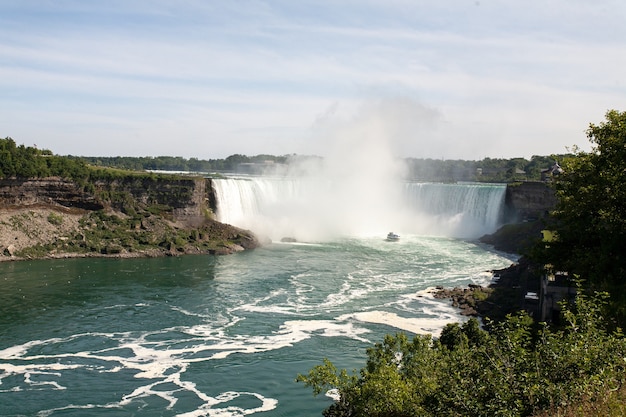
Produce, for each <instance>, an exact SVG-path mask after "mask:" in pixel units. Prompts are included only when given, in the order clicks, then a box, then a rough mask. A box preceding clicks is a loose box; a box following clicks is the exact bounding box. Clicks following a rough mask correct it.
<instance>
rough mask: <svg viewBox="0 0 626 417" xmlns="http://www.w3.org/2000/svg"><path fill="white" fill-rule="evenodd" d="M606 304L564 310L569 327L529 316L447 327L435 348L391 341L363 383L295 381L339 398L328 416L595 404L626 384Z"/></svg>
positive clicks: (326, 375)
mask: <svg viewBox="0 0 626 417" xmlns="http://www.w3.org/2000/svg"><path fill="white" fill-rule="evenodd" d="M605 301H606V294H596V295H594V296H591V297H590V296H587V295H584V294H583V293H582V291H581V293H580V295H578V297H577V298H576V302H575V305H573V306H568V305H563V310H564V317H565V319H566V320H565V321H566V325H565V326H564V327H563V328H561V329H551V328H549V327H547V326H545V325H541V326H535V324H534V323H533V321H532V319H531V318H530V317H529V316H527V315H525V314H522V313H520V314H518V315H511V316H508V317H507V319H506V320H505V321H503V322H500V323H497V324H492V326H491V331H490V332H487V331H485V330H482V329H480V327H479V325H478V322H477V321H476V320H470V321H468V322H466V323H464V324H462V325H459V324H450V325H448V326H446V328H445V329H444V330H443V332H442V333H441V336H440V338H439V340H434V341H433V340H431V339H430V337H429V336H420V335H417V336H415V337H414V338H413V339H412V340H409V339H408V337H407V336H406V335H405V334H402V333H399V334H396V335H395V336H390V335H388V336H386V337H385V340H384V341H383V343H379V344H376V345H375V346H374V347H373V348H371V349H368V351H367V355H368V360H367V365H366V366H365V368H363V369H361V370H360V372H359V373H358V376H357V375H351V376H349V375H348V374H347V372H346V371H345V370H341V371H337V370H336V369H335V367H334V366H333V364H332V363H331V362H330V361H329V360H325V361H324V364H323V365H320V366H318V367H315V368H313V369H312V370H311V371H310V372H309V374H308V375H299V376H298V378H297V380H298V381H300V382H304V383H305V385H306V386H310V387H312V388H313V392H314V393H315V394H319V393H321V392H323V391H324V390H326V389H329V388H338V390H339V392H340V401H339V402H337V403H335V404H334V405H332V406H331V407H329V409H327V410H326V411H325V412H324V415H326V416H331V415H332V416H477V417H478V416H530V415H533V414H534V413H535V412H537V411H539V410H544V409H551V408H554V407H555V406H562V405H567V404H573V403H575V402H576V401H579V400H581V399H590V398H591V399H593V398H599V397H601V396H603V395H604V394H606V393H608V392H610V391H611V390H614V389H616V388H617V387H619V386H620V384H622V383H623V382H624V378H625V376H626V370H625V365H626V363H625V361H624V358H625V357H626V342H625V340H624V338H623V337H622V334H621V333H620V332H619V331H618V332H609V331H607V330H606V322H605V320H604V319H603V317H602V314H601V311H602V306H603V304H604V303H605Z"/></svg>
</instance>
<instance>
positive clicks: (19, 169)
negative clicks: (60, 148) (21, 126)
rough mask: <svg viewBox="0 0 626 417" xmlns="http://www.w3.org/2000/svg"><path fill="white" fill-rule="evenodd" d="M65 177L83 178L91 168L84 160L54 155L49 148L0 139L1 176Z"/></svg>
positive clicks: (8, 138)
mask: <svg viewBox="0 0 626 417" xmlns="http://www.w3.org/2000/svg"><path fill="white" fill-rule="evenodd" d="M55 176H59V177H64V178H71V179H83V178H87V177H88V176H89V168H88V167H87V164H86V163H85V162H84V161H82V160H77V159H70V158H66V157H62V156H57V155H53V154H52V152H51V151H49V150H40V149H37V148H35V147H30V146H29V147H26V146H24V145H19V146H18V145H17V144H16V143H15V141H14V140H13V139H11V138H10V137H7V138H5V139H0V178H43V177H55Z"/></svg>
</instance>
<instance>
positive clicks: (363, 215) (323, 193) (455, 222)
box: [213, 177, 506, 241]
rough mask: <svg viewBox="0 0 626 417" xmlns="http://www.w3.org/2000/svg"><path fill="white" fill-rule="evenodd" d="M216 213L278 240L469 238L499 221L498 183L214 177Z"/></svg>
mask: <svg viewBox="0 0 626 417" xmlns="http://www.w3.org/2000/svg"><path fill="white" fill-rule="evenodd" d="M213 187H214V191H215V194H216V199H217V216H218V220H219V221H221V222H224V223H229V224H233V225H235V226H238V227H242V228H246V229H250V230H252V231H253V232H255V233H257V234H258V235H261V236H266V237H269V238H271V239H273V240H279V239H281V238H282V237H293V238H295V239H297V240H299V241H320V240H325V239H329V238H332V237H337V236H358V235H374V234H376V235H381V236H384V235H386V233H387V232H388V231H390V230H393V231H395V232H396V233H400V234H421V235H437V236H449V237H459V238H475V237H479V236H481V235H483V234H485V233H491V232H493V231H495V230H496V229H497V227H498V226H499V225H500V222H501V217H502V212H503V208H504V196H505V191H506V186H505V185H501V184H474V183H472V184H434V183H411V182H409V183H406V182H404V183H403V182H400V181H399V182H397V183H393V184H388V185H387V187H385V188H380V187H376V188H374V189H371V190H370V189H368V187H367V184H365V185H364V184H363V183H362V182H358V183H357V182H351V181H348V182H342V181H341V179H330V180H329V179H327V180H321V179H311V178H290V177H278V178H272V177H246V178H228V179H215V180H213Z"/></svg>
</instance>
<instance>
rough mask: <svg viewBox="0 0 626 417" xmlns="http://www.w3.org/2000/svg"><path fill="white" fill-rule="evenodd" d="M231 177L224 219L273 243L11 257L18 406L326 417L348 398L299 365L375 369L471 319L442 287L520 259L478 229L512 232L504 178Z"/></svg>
mask: <svg viewBox="0 0 626 417" xmlns="http://www.w3.org/2000/svg"><path fill="white" fill-rule="evenodd" d="M214 187H215V192H216V195H217V197H218V215H219V216H220V219H222V220H223V221H225V222H229V223H233V224H236V225H238V226H241V227H246V228H249V229H251V230H253V231H255V232H256V233H258V234H259V235H261V234H262V235H265V236H267V237H269V238H271V242H273V243H267V244H265V245H264V246H263V247H260V248H258V249H256V250H253V251H246V252H242V253H237V254H234V255H228V256H221V257H216V256H209V255H206V256H205V255H196V256H183V257H168V258H156V259H90V258H84V259H62V260H61V259H60V260H39V261H24V262H3V263H0V283H1V285H0V415H2V416H42V417H48V416H50V417H59V416H64V417H65V416H81V417H82V416H120V415H124V416H125V415H129V416H184V417H198V416H220V417H224V416H244V415H248V416H251V415H254V416H259V417H266V416H267V417H274V416H298V417H307V416H318V417H319V416H321V412H322V410H323V409H324V408H326V407H328V406H329V405H330V404H331V402H332V401H333V400H332V399H331V398H329V397H327V396H324V395H321V396H318V397H313V396H312V394H311V391H310V389H307V388H305V387H304V386H303V385H302V384H298V383H296V382H294V380H295V377H296V375H297V374H298V373H306V372H308V370H309V369H311V368H312V367H313V366H315V365H317V364H320V363H321V362H322V360H323V358H329V359H330V360H331V361H332V362H333V363H334V364H335V365H336V366H338V367H340V368H347V369H349V370H351V369H355V368H356V369H358V368H361V367H363V366H364V365H365V359H366V354H365V351H366V349H367V348H368V347H369V346H371V345H372V344H373V343H376V342H380V341H381V340H382V339H383V337H384V335H385V334H388V333H395V332H398V331H404V332H408V333H409V334H416V333H431V334H433V335H435V336H437V335H438V333H439V332H440V331H441V329H442V328H443V327H444V326H445V324H446V323H449V322H454V321H462V320H464V319H465V318H464V317H462V316H460V315H459V313H458V311H457V310H456V309H454V308H452V307H451V305H450V303H448V302H447V301H445V300H436V299H434V298H433V297H432V296H431V295H430V293H429V289H430V288H432V287H435V286H445V287H453V286H462V285H467V284H470V283H476V284H486V283H488V282H489V281H490V279H491V277H492V275H491V273H490V272H489V271H490V270H492V269H496V268H502V267H506V266H508V265H510V264H511V263H512V262H513V261H514V260H515V257H513V256H509V255H506V254H502V253H498V252H495V251H493V250H491V249H490V248H488V247H485V246H482V245H479V244H477V243H476V242H475V241H474V238H475V237H477V236H480V235H481V234H482V233H484V232H488V231H492V230H494V229H495V228H496V227H497V226H498V224H499V222H500V212H501V211H502V204H503V198H504V187H503V186H498V185H482V184H478V185H477V184H459V185H454V184H419V183H407V182H398V183H397V184H392V185H386V186H384V187H374V186H372V184H363V183H362V182H361V183H357V182H351V181H345V182H341V181H334V180H325V179H319V178H317V179H313V178H309V179H306V178H300V179H288V178H263V177H260V178H246V179H236V178H235V179H220V180H215V181H214ZM389 231H394V232H396V233H398V234H400V236H401V237H400V240H398V241H395V242H388V241H386V240H385V236H386V234H387V233H388V232H389ZM282 237H293V238H294V239H295V242H293V241H292V242H281V241H280V239H281V238H282Z"/></svg>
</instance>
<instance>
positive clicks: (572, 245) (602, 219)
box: [535, 110, 626, 320]
mask: <svg viewBox="0 0 626 417" xmlns="http://www.w3.org/2000/svg"><path fill="white" fill-rule="evenodd" d="M587 135H588V137H589V139H590V141H591V143H592V146H593V149H592V151H591V152H588V153H587V152H577V153H576V155H575V156H574V157H572V158H569V159H566V160H565V161H563V163H562V167H563V169H564V170H565V172H564V173H563V174H562V175H560V176H559V177H557V179H556V181H555V183H554V186H555V189H556V195H557V197H558V200H559V202H558V205H557V207H556V209H555V211H554V212H553V213H552V218H553V222H552V223H551V224H550V225H548V228H550V229H551V230H553V231H554V232H555V235H556V239H555V240H554V241H553V242H551V243H550V244H549V245H548V247H547V248H546V250H545V251H539V252H538V253H537V254H535V256H536V257H537V258H538V259H539V260H540V261H541V263H544V264H552V265H554V267H555V269H557V270H564V271H569V272H570V273H575V274H578V275H580V276H584V277H585V279H586V281H587V283H588V285H590V286H591V287H593V288H596V289H598V290H603V291H608V292H609V293H610V294H611V297H612V300H613V308H614V309H616V311H618V312H619V316H620V317H621V319H622V320H623V319H624V318H626V292H625V291H623V286H624V281H623V280H624V277H626V257H624V254H625V253H626V211H625V210H626V112H618V111H615V110H611V111H609V112H607V113H606V121H605V122H602V123H601V124H599V125H594V124H590V127H589V129H588V130H587Z"/></svg>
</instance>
